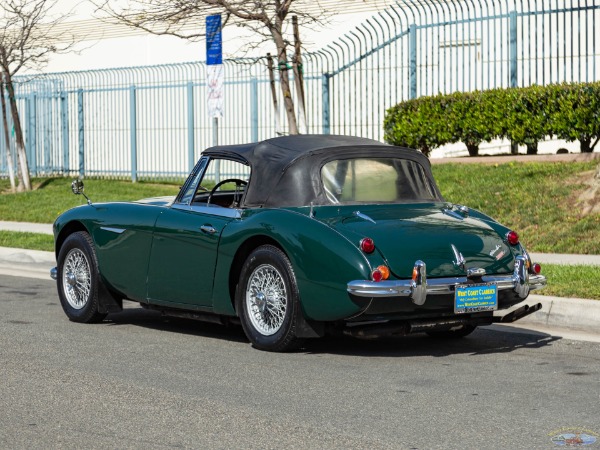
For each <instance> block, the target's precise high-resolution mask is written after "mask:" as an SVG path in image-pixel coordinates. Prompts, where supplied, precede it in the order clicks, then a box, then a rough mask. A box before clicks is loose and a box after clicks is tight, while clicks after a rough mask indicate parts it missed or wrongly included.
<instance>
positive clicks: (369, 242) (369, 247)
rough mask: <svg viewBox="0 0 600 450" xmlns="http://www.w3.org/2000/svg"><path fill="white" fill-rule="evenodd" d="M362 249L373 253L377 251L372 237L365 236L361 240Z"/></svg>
mask: <svg viewBox="0 0 600 450" xmlns="http://www.w3.org/2000/svg"><path fill="white" fill-rule="evenodd" d="M359 245H360V249H361V250H362V251H363V252H365V253H373V252H374V251H375V242H373V239H371V238H364V239H361V240H360V244H359Z"/></svg>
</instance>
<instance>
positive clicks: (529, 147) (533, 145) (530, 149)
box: [527, 142, 538, 155]
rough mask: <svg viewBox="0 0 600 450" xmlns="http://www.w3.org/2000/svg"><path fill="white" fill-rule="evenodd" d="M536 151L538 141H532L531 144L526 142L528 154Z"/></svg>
mask: <svg viewBox="0 0 600 450" xmlns="http://www.w3.org/2000/svg"><path fill="white" fill-rule="evenodd" d="M537 152H538V143H537V142H532V143H531V144H527V154H528V155H537Z"/></svg>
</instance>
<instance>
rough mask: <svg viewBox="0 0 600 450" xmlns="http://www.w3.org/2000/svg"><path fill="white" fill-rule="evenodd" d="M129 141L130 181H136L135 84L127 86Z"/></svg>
mask: <svg viewBox="0 0 600 450" xmlns="http://www.w3.org/2000/svg"><path fill="white" fill-rule="evenodd" d="M129 141H130V143H131V181H132V182H133V183H135V182H136V181H137V102H136V91H135V85H133V86H130V87H129Z"/></svg>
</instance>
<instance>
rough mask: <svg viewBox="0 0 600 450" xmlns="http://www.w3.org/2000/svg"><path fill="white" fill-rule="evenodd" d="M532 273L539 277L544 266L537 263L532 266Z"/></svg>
mask: <svg viewBox="0 0 600 450" xmlns="http://www.w3.org/2000/svg"><path fill="white" fill-rule="evenodd" d="M531 271H532V272H533V273H535V274H536V275H539V274H540V272H541V271H542V266H540V265H539V264H538V263H535V264H533V265H532V266H531Z"/></svg>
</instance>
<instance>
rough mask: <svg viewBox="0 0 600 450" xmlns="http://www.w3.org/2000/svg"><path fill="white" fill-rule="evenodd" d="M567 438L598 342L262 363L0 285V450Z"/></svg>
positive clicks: (173, 330) (306, 352) (524, 338)
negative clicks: (67, 309)
mask: <svg viewBox="0 0 600 450" xmlns="http://www.w3.org/2000/svg"><path fill="white" fill-rule="evenodd" d="M574 428H578V429H584V430H587V433H588V434H589V433H596V434H600V344H598V343H592V342H579V341H570V340H566V339H562V338H559V337H553V336H551V335H548V334H535V333H528V332H521V331H520V332H518V333H515V332H514V331H513V332H507V331H503V330H502V328H495V329H489V328H488V329H485V328H484V329H481V330H478V331H477V332H476V333H474V334H473V335H471V336H470V337H468V338H466V339H463V340H461V341H436V340H433V339H430V338H427V337H425V336H411V337H407V338H402V339H395V340H385V341H358V340H354V339H351V338H326V339H322V340H318V341H310V342H309V344H308V345H307V346H306V348H304V349H303V350H302V351H300V352H296V353H291V354H273V353H265V352H261V351H257V350H254V349H253V348H252V347H250V345H249V344H248V343H247V342H246V340H245V339H244V336H243V333H242V331H241V329H240V328H236V327H233V328H226V327H221V326H217V325H211V324H204V323H199V322H193V321H187V320H180V319H165V318H162V317H161V316H160V315H159V314H157V313H155V312H152V311H146V310H143V309H141V308H139V307H137V305H135V304H131V305H130V307H129V308H127V309H126V310H125V311H124V312H123V313H120V314H116V315H112V316H109V318H108V319H107V320H106V321H105V322H104V323H102V324H97V325H82V324H76V323H72V322H69V321H68V320H67V318H66V317H65V316H64V314H63V312H62V310H61V307H60V304H59V301H58V298H57V295H56V287H55V284H54V282H52V281H43V280H35V279H25V278H17V277H10V276H0V448H2V449H19V448H27V449H31V448H73V449H75V448H77V449H81V448H119V449H120V448H144V449H154V448H157V449H161V448H223V449H225V448H251V449H252V448H255V449H276V448H277V449H280V448H299V449H311V448H319V449H320V448H344V449H347V448H365V449H366V448H369V449H370V448H398V449H434V448H440V449H453V448H456V449H485V448H493V449H499V448H502V449H538V448H539V449H545V448H547V449H551V448H558V446H557V445H556V444H554V443H553V442H551V438H552V436H555V435H557V434H559V433H561V432H562V431H565V430H570V429H574ZM586 448H600V436H599V437H598V440H597V441H596V443H595V444H593V445H592V446H588V447H586Z"/></svg>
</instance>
